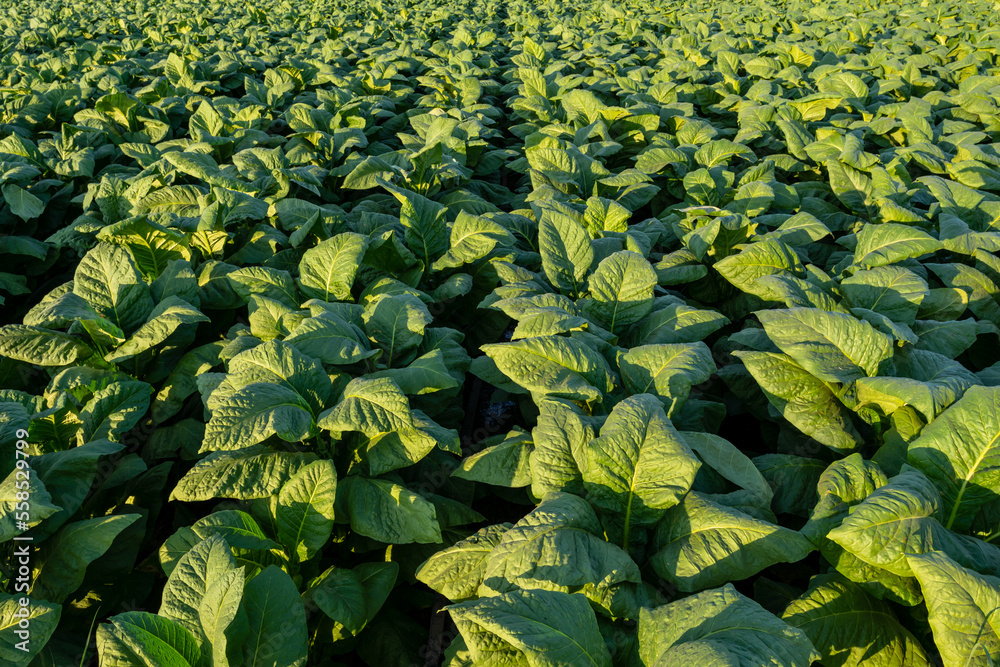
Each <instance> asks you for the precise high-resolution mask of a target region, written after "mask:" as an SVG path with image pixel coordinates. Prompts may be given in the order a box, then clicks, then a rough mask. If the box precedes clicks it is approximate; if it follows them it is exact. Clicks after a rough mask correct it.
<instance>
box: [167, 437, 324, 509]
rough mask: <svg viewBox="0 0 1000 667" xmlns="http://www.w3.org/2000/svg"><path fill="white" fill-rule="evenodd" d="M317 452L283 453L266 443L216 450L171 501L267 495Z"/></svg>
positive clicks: (179, 484) (184, 479)
mask: <svg viewBox="0 0 1000 667" xmlns="http://www.w3.org/2000/svg"><path fill="white" fill-rule="evenodd" d="M313 457H314V455H313V454H303V453H300V452H279V451H273V450H271V449H268V448H267V447H265V446H264V445H255V446H253V447H246V448H242V449H239V450H236V451H222V452H213V453H211V454H209V455H208V456H206V457H205V458H203V459H202V460H201V461H199V462H198V463H196V464H195V465H194V467H193V468H191V469H190V470H189V471H188V472H187V473H186V474H185V475H184V476H183V477H182V478H181V479H180V480H179V481H178V482H177V486H175V487H174V490H173V491H172V492H171V493H170V500H181V501H184V502H198V501H202V500H211V499H212V498H238V499H242V500H250V499H253V498H266V497H268V496H270V495H272V494H274V493H276V492H277V491H278V489H280V488H281V486H282V485H283V484H284V483H285V482H286V481H287V480H288V479H290V478H291V477H292V476H293V475H294V474H295V473H297V472H298V471H299V470H300V469H301V468H302V467H303V466H305V465H306V464H307V463H308V462H309V460H310V459H312V458H313Z"/></svg>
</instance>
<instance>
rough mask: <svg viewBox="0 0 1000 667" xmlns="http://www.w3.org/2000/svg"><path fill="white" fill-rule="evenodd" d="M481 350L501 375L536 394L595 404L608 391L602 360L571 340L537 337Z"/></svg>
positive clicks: (585, 347) (609, 382)
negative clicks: (593, 402) (494, 364)
mask: <svg viewBox="0 0 1000 667" xmlns="http://www.w3.org/2000/svg"><path fill="white" fill-rule="evenodd" d="M481 349H482V351H483V352H485V353H486V355H487V356H489V357H490V358H491V359H492V360H493V361H494V362H495V363H496V365H497V368H499V369H500V371H501V372H502V373H503V374H504V375H506V376H507V377H509V378H510V379H511V380H513V381H514V382H515V383H517V384H518V385H519V386H521V387H524V388H525V389H527V390H529V391H531V392H534V393H537V394H545V395H548V396H555V397H561V398H568V399H571V400H578V401H596V400H599V399H600V398H601V397H602V396H603V395H604V393H605V392H607V391H609V390H610V389H611V387H612V385H611V381H612V380H611V374H610V369H609V368H608V364H607V362H606V361H605V360H604V357H602V356H601V355H600V354H598V353H597V352H595V351H594V350H593V349H592V348H590V347H588V346H587V345H585V344H583V343H581V342H579V341H577V340H575V339H573V338H565V337H562V336H541V337H538V338H525V339H523V340H518V341H514V342H511V343H499V344H495V345H483V346H482V348H481Z"/></svg>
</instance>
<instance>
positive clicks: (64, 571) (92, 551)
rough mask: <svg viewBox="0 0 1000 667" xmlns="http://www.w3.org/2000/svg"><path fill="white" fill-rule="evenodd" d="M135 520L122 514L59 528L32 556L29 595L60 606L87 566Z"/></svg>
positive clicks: (79, 582)
mask: <svg viewBox="0 0 1000 667" xmlns="http://www.w3.org/2000/svg"><path fill="white" fill-rule="evenodd" d="M139 518H140V516H139V515H138V514H122V515H117V516H107V517H97V518H95V519H85V520H83V521H75V522H73V523H69V524H66V525H65V526H63V527H62V529H61V530H60V531H59V532H58V533H56V534H55V535H54V536H53V537H51V538H50V539H48V540H46V542H45V546H44V547H43V548H42V549H41V551H40V552H39V553H38V554H37V555H36V556H35V559H34V572H33V573H32V583H31V596H32V597H34V598H38V599H41V600H48V601H49V602H60V603H61V602H62V601H63V600H65V599H66V598H67V597H68V596H69V595H70V594H71V593H72V592H73V591H75V590H76V589H77V587H79V586H80V584H82V583H83V578H84V574H85V573H86V569H87V566H88V565H90V563H91V562H93V561H94V560H96V559H98V558H100V557H101V556H103V555H104V554H105V552H107V550H108V549H109V548H110V547H111V543H112V542H113V541H114V539H115V538H116V537H118V534H119V533H121V532H122V531H123V530H125V529H126V528H128V527H129V526H130V525H132V524H133V523H135V521H136V520H137V519H139Z"/></svg>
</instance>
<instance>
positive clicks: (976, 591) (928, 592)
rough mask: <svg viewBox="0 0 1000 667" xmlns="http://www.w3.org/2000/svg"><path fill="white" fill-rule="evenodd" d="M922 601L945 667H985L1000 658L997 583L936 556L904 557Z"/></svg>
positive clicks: (932, 554)
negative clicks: (921, 595) (918, 586)
mask: <svg viewBox="0 0 1000 667" xmlns="http://www.w3.org/2000/svg"><path fill="white" fill-rule="evenodd" d="M907 561H908V562H909V566H910V569H911V570H912V571H913V573H914V575H915V576H916V577H917V580H918V581H919V582H920V589H921V590H922V591H923V593H924V598H925V599H926V600H927V616H928V619H927V620H928V621H929V622H930V626H931V630H932V631H933V632H934V643H935V644H936V645H937V648H938V650H939V651H940V652H941V659H942V662H943V663H944V665H945V667H959V666H961V667H972V666H976V667H980V666H981V667H988V666H990V665H994V664H996V661H997V659H998V657H1000V617H998V615H997V613H996V612H997V609H1000V579H998V578H996V577H994V576H985V575H981V574H977V573H976V572H973V571H970V570H968V569H966V568H963V567H962V566H961V565H959V564H958V563H956V562H955V561H953V560H952V559H950V558H948V556H947V555H946V554H944V553H941V552H939V551H934V552H930V553H926V554H922V555H911V556H908V557H907Z"/></svg>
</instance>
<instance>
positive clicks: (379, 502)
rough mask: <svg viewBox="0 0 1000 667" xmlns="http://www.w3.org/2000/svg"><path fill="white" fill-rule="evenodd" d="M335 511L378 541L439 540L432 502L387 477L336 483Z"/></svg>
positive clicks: (354, 526) (434, 541)
mask: <svg viewBox="0 0 1000 667" xmlns="http://www.w3.org/2000/svg"><path fill="white" fill-rule="evenodd" d="M337 512H338V516H341V517H344V518H347V519H349V520H350V522H351V528H352V529H353V530H354V531H355V532H357V533H359V534H361V535H364V536H365V537H370V538H372V539H373V540H378V541H379V542H385V543H388V544H410V543H412V542H417V543H420V544H436V543H439V542H441V527H440V525H439V524H438V519H437V512H436V510H435V508H434V505H433V504H432V503H431V502H430V501H429V500H427V499H425V498H424V497H423V496H420V495H418V494H416V493H414V492H413V491H410V490H409V489H407V488H406V487H404V486H401V485H400V484H396V483H394V482H392V481H389V480H385V479H374V478H369V477H361V476H358V475H352V476H349V477H347V478H346V479H344V480H342V481H341V482H340V484H339V485H338V486H337ZM341 512H343V513H341Z"/></svg>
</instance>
